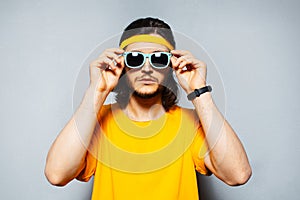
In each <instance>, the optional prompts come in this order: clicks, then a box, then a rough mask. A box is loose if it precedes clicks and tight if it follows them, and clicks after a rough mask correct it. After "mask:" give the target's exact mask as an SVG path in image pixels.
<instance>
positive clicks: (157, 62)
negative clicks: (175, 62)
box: [151, 52, 169, 68]
mask: <svg viewBox="0 0 300 200" xmlns="http://www.w3.org/2000/svg"><path fill="white" fill-rule="evenodd" d="M151 62H152V64H153V65H154V67H156V68H164V67H166V66H167V65H168V64H169V56H168V55H167V54H165V53H162V52H158V53H154V54H153V55H152V56H151Z"/></svg>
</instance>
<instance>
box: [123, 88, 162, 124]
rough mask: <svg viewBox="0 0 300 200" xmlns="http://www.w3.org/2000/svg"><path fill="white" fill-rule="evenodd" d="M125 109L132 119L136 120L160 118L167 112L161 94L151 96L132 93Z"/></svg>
mask: <svg viewBox="0 0 300 200" xmlns="http://www.w3.org/2000/svg"><path fill="white" fill-rule="evenodd" d="M123 111H124V113H125V114H126V115H127V116H128V117H129V118H130V119H132V120H135V121H149V120H154V119H158V118H159V117H161V116H162V115H163V114H164V113H165V109H164V107H163V105H162V102H161V94H158V95H156V96H154V97H151V98H141V97H138V96H136V95H132V96H131V98H130V99H129V102H128V104H127V106H126V107H125V109H124V110H123Z"/></svg>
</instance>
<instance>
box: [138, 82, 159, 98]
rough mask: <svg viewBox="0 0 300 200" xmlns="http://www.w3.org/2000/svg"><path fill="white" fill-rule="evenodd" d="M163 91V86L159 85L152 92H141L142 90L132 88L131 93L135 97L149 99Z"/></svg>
mask: <svg viewBox="0 0 300 200" xmlns="http://www.w3.org/2000/svg"><path fill="white" fill-rule="evenodd" d="M162 91H163V86H162V85H160V86H159V87H158V88H157V89H156V91H154V92H151V93H142V92H139V91H137V90H134V91H133V93H132V95H133V96H136V97H139V98H141V99H150V98H153V97H156V96H157V95H160V94H161V93H162Z"/></svg>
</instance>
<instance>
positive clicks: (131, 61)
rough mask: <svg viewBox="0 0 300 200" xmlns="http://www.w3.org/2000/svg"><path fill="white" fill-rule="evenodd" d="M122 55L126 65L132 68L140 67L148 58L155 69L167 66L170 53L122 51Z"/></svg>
mask: <svg viewBox="0 0 300 200" xmlns="http://www.w3.org/2000/svg"><path fill="white" fill-rule="evenodd" d="M123 56H124V60H125V64H126V66H127V67H129V68H132V69H137V68H140V67H142V66H143V65H144V64H145V62H146V58H149V62H150V64H151V66H152V67H154V68H156V69H164V68H166V67H168V66H169V63H170V59H171V56H172V54H171V53H169V52H154V53H142V52H124V53H123Z"/></svg>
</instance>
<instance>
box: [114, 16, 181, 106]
mask: <svg viewBox="0 0 300 200" xmlns="http://www.w3.org/2000/svg"><path fill="white" fill-rule="evenodd" d="M140 34H158V35H160V36H162V37H163V38H165V39H166V40H167V41H168V42H170V44H172V45H173V46H174V47H175V45H176V44H175V40H174V36H173V33H172V30H171V28H170V26H169V25H168V24H166V23H165V22H164V21H162V20H160V19H157V18H151V17H147V18H141V19H137V20H135V21H133V22H132V23H131V24H129V25H128V26H127V27H126V28H125V30H124V31H123V34H122V36H121V38H120V42H119V44H121V43H122V42H123V41H124V40H126V39H127V38H129V37H131V36H134V35H140ZM125 73H126V72H125V69H124V70H123V72H122V74H121V76H120V78H119V82H118V84H117V85H116V87H115V88H114V92H115V93H116V97H115V100H116V102H117V103H118V104H119V105H120V107H121V108H125V107H126V105H127V104H128V101H129V98H130V95H131V94H132V93H133V91H132V90H131V88H130V87H129V85H128V83H127V80H126V78H124V77H123V76H124V75H125ZM161 92H162V96H161V100H162V105H163V107H164V109H165V110H166V111H168V110H169V109H170V108H171V107H173V106H174V105H176V103H177V101H178V99H177V94H178V86H177V83H176V81H175V79H174V77H173V73H168V74H167V76H166V78H165V80H164V83H163V84H162V90H161Z"/></svg>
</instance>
